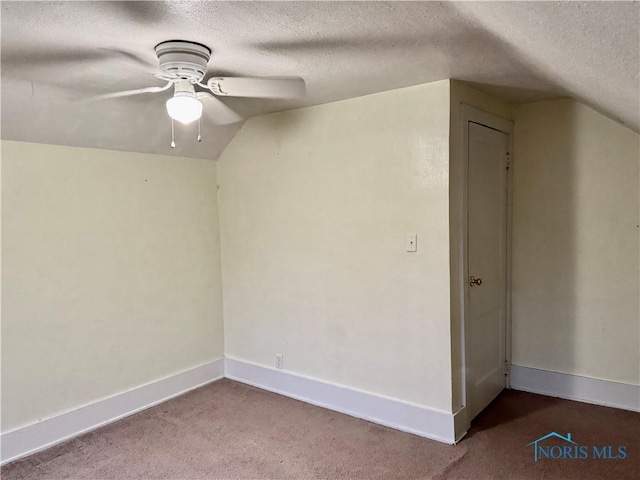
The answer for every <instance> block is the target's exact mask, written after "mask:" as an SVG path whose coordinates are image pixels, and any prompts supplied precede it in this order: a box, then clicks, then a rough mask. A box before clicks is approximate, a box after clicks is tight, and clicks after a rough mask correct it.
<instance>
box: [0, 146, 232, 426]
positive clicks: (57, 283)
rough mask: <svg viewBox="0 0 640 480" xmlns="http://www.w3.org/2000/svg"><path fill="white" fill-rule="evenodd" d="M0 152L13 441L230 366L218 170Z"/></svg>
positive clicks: (77, 152)
mask: <svg viewBox="0 0 640 480" xmlns="http://www.w3.org/2000/svg"><path fill="white" fill-rule="evenodd" d="M1 147H2V151H1V153H2V175H3V178H2V180H3V184H2V187H3V188H2V223H3V225H2V226H3V230H2V257H3V264H2V286H3V289H2V431H3V432H6V431H10V430H12V429H15V428H17V427H21V426H24V425H27V424H30V423H33V422H36V421H38V420H39V419H42V418H46V417H49V416H53V415H55V414H57V413H60V412H63V411H66V410H70V409H74V408H76V407H79V406H81V405H84V404H87V403H91V402H93V401H96V400H98V399H101V398H104V397H108V396H111V395H114V394H117V393H119V392H123V391H126V390H129V389H132V388H134V387H137V386H140V385H142V384H146V383H148V382H151V381H154V380H158V379H160V378H162V377H166V376H169V375H172V374H175V373H178V372H180V371H184V370H187V369H189V368H191V367H195V366H198V365H201V364H204V363H206V362H209V361H211V360H214V359H216V358H219V357H221V356H222V354H223V326H222V316H221V314H222V310H221V289H220V270H219V244H218V241H219V240H218V218H217V203H216V202H217V200H216V192H215V184H216V171H215V169H216V166H215V163H214V162H211V161H207V160H193V159H187V158H175V157H165V156H159V155H145V154H133V153H123V152H113V151H106V150H93V149H85V148H72V147H58V146H48V145H38V144H27V143H18V142H8V141H3V142H2V143H1Z"/></svg>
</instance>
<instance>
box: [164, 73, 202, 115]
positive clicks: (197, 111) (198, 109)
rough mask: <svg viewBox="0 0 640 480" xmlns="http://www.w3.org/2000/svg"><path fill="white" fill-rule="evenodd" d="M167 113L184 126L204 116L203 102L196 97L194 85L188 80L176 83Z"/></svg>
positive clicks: (168, 101) (168, 103)
mask: <svg viewBox="0 0 640 480" xmlns="http://www.w3.org/2000/svg"><path fill="white" fill-rule="evenodd" d="M167 113H168V114H169V116H170V117H171V118H173V119H174V120H177V121H178V122H180V123H182V124H184V125H187V124H189V123H191V122H193V121H195V120H198V119H199V118H200V117H201V116H202V102H200V100H198V98H197V97H196V92H195V90H194V88H193V85H191V83H190V82H189V81H188V80H180V81H178V82H176V89H175V93H174V94H173V97H171V98H170V99H169V100H167Z"/></svg>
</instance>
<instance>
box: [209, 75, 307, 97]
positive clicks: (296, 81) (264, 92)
mask: <svg viewBox="0 0 640 480" xmlns="http://www.w3.org/2000/svg"><path fill="white" fill-rule="evenodd" d="M207 87H209V89H210V90H211V91H212V92H213V93H214V94H216V95H220V96H225V97H252V98H301V97H304V94H305V91H306V88H305V84H304V80H303V79H301V78H267V77H214V78H210V79H209V80H208V81H207Z"/></svg>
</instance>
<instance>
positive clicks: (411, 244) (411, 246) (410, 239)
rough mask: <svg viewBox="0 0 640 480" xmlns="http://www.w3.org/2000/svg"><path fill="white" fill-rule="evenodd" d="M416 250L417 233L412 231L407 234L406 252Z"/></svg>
mask: <svg viewBox="0 0 640 480" xmlns="http://www.w3.org/2000/svg"><path fill="white" fill-rule="evenodd" d="M417 251H418V235H417V234H415V233H413V234H411V235H407V252H417Z"/></svg>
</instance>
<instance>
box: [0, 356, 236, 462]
mask: <svg viewBox="0 0 640 480" xmlns="http://www.w3.org/2000/svg"><path fill="white" fill-rule="evenodd" d="M223 377H224V360H223V359H222V358H221V359H218V360H215V361H213V362H210V363H207V364H204V365H201V366H199V367H196V368H193V369H191V370H187V371H186V372H182V373H179V374H177V375H172V376H171V377H167V378H163V379H162V380H158V381H156V382H153V383H149V384H147V385H143V386H141V387H138V388H135V389H134V390H130V391H128V392H124V393H120V394H117V395H114V396H112V397H109V398H106V399H104V400H99V401H97V402H95V403H92V404H89V405H85V406H83V407H80V408H77V409H75V410H71V411H70V412H66V413H63V414H60V415H56V416H55V417H51V418H47V419H44V420H42V421H39V422H38V423H34V424H31V425H28V426H26V427H22V428H18V429H16V430H13V431H11V432H7V433H3V434H2V437H1V440H0V442H1V446H2V448H1V450H0V462H1V464H3V465H4V464H5V463H7V462H10V461H12V460H16V459H18V458H21V457H24V456H27V455H30V454H32V453H35V452H37V451H39V450H44V449H45V448H49V447H51V446H53V445H55V444H56V443H60V442H63V441H65V440H68V439H70V438H72V437H75V436H77V435H80V434H82V433H85V432H88V431H90V430H94V429H96V428H98V427H101V426H103V425H106V424H108V423H111V422H115V421H116V420H119V419H121V418H123V417H127V416H129V415H132V414H134V413H136V412H139V411H141V410H145V409H147V408H149V407H152V406H154V405H157V404H158V403H162V402H164V401H166V400H169V399H170V398H173V397H176V396H178V395H181V394H183V393H185V392H187V391H189V390H192V389H194V388H198V387H200V386H202V385H205V384H207V383H210V382H213V381H215V380H219V379H221V378H223Z"/></svg>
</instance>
